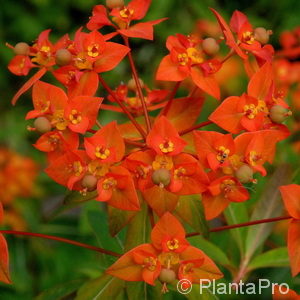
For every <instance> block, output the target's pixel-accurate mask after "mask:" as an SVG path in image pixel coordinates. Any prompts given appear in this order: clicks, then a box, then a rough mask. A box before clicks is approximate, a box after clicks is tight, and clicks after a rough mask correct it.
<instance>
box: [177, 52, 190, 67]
mask: <svg viewBox="0 0 300 300" xmlns="http://www.w3.org/2000/svg"><path fill="white" fill-rule="evenodd" d="M177 60H178V63H179V64H180V65H181V66H186V65H187V64H188V62H189V57H188V54H187V53H180V54H178V55H177Z"/></svg>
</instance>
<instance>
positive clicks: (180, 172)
mask: <svg viewBox="0 0 300 300" xmlns="http://www.w3.org/2000/svg"><path fill="white" fill-rule="evenodd" d="M185 173H186V169H185V168H183V167H180V168H178V169H176V170H175V171H174V178H175V179H179V178H181V177H183V176H184V175H185Z"/></svg>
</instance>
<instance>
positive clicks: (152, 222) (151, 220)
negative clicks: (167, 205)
mask: <svg viewBox="0 0 300 300" xmlns="http://www.w3.org/2000/svg"><path fill="white" fill-rule="evenodd" d="M148 215H149V219H150V224H151V228H153V227H154V226H155V221H154V215H153V209H152V208H151V207H150V206H148Z"/></svg>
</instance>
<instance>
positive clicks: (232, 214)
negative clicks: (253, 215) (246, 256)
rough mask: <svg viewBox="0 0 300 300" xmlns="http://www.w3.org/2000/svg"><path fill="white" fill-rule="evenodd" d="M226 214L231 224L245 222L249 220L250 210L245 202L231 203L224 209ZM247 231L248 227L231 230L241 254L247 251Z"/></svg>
mask: <svg viewBox="0 0 300 300" xmlns="http://www.w3.org/2000/svg"><path fill="white" fill-rule="evenodd" d="M224 215H225V218H226V221H227V223H228V224H229V225H233V224H239V223H244V222H247V221H248V212H247V208H246V206H245V203H230V205H229V206H228V207H227V209H226V210H225V211H224ZM246 233H247V228H246V227H242V228H237V229H232V230H230V234H231V235H232V237H233V238H234V240H235V242H236V243H237V245H238V247H239V250H240V253H241V254H243V253H244V252H245V236H246Z"/></svg>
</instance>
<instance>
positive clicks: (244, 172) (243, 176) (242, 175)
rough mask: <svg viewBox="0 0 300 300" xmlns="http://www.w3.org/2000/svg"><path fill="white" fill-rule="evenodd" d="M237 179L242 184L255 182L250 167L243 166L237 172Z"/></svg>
mask: <svg viewBox="0 0 300 300" xmlns="http://www.w3.org/2000/svg"><path fill="white" fill-rule="evenodd" d="M235 177H236V178H237V179H238V180H239V181H240V182H241V183H248V182H251V181H252V180H253V170H252V168H251V167H249V166H248V165H246V164H245V165H242V166H241V167H240V168H239V169H237V170H236V172H235Z"/></svg>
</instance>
